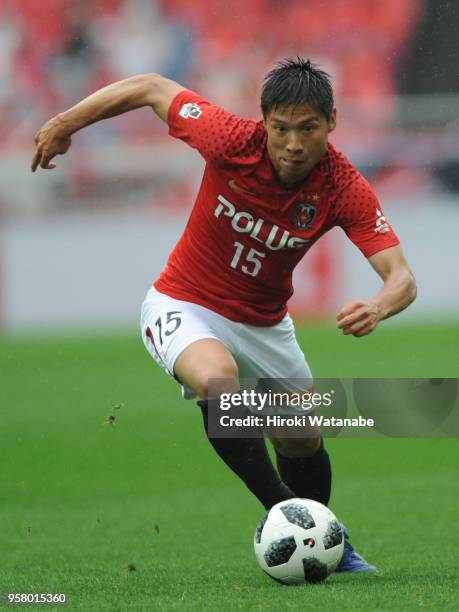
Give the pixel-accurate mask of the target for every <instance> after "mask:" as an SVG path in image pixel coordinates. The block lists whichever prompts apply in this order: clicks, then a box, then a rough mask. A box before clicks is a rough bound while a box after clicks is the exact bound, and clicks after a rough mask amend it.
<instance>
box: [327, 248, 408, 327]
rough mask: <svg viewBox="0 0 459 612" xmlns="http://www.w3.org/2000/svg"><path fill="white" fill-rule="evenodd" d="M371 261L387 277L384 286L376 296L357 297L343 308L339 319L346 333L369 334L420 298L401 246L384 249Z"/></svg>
mask: <svg viewBox="0 0 459 612" xmlns="http://www.w3.org/2000/svg"><path fill="white" fill-rule="evenodd" d="M368 261H369V262H370V264H371V265H372V266H373V268H374V269H375V270H376V272H377V273H378V274H379V276H380V277H381V278H382V279H383V281H384V282H383V286H382V288H381V289H380V290H379V291H378V293H377V294H376V295H375V296H374V297H373V298H371V299H369V300H353V301H352V302H349V303H348V304H345V305H344V306H343V308H341V310H340V311H339V313H338V315H337V317H336V319H337V321H338V328H339V329H342V330H343V334H346V335H348V334H353V335H354V336H357V337H360V336H366V335H367V334H369V333H371V332H372V331H374V330H375V329H376V326H377V325H378V323H379V322H380V321H382V320H383V319H387V318H388V317H390V316H392V315H394V314H397V313H398V312H400V311H402V310H404V309H405V308H406V307H407V306H409V305H410V304H411V302H412V301H413V300H414V299H415V297H416V281H415V279H414V275H413V272H412V271H411V269H410V267H409V265H408V262H407V261H406V259H405V256H404V254H403V251H402V248H401V247H400V246H394V247H391V248H388V249H385V250H383V251H380V252H379V253H376V254H375V255H373V256H372V257H369V258H368Z"/></svg>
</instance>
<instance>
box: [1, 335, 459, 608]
mask: <svg viewBox="0 0 459 612" xmlns="http://www.w3.org/2000/svg"><path fill="white" fill-rule="evenodd" d="M298 335H299V340H300V342H301V344H302V346H303V348H304V350H305V352H306V354H307V356H308V358H309V361H310V363H311V365H312V367H313V371H314V373H315V375H316V376H358V377H366V376H373V377H378V376H395V377H402V376H413V377H425V376H428V377H435V376H440V377H457V376H458V375H459V356H458V351H457V347H458V346H459V330H458V326H454V325H447V324H444V325H441V324H438V325H434V324H429V325H421V324H419V325H411V326H407V327H400V326H395V325H394V326H393V325H386V326H385V327H382V328H381V329H380V330H378V332H377V333H376V334H374V336H373V337H368V338H366V339H355V338H346V337H343V336H341V335H340V334H339V333H338V332H337V331H336V330H334V329H333V328H330V327H326V326H324V327H311V328H308V327H301V328H299V331H298ZM0 382H1V384H0V449H1V462H0V498H1V504H0V550H1V553H2V554H1V564H0V592H4V593H5V592H28V593H31V592H34V593H43V592H46V593H48V592H54V593H60V592H65V593H67V594H68V595H69V597H70V604H69V608H70V609H81V610H167V611H169V610H217V609H218V610H220V611H223V610H232V611H233V610H244V611H246V610H272V611H274V610H276V611H277V610H280V609H286V610H303V609H315V610H317V609H320V610H322V609H323V610H339V609H352V610H356V609H360V610H386V609H394V610H395V609H397V610H409V609H418V608H427V609H433V610H439V609H442V610H444V609H457V608H456V605H455V604H456V601H455V600H456V595H457V591H456V590H455V589H456V584H455V569H456V566H457V550H458V536H457V533H458V529H457V507H458V481H459V479H458V473H457V456H458V443H457V440H456V439H424V440H405V439H398V440H396V439H377V440H369V439H358V440H357V439H333V440H329V441H328V442H327V447H328V449H329V452H330V455H331V457H332V461H333V466H334V489H333V497H332V503H331V507H332V509H333V510H334V511H335V512H336V513H337V514H338V516H339V517H340V518H341V519H342V520H343V521H344V522H345V523H346V524H347V526H348V528H349V530H350V533H351V536H352V541H353V543H354V545H355V546H356V548H357V549H358V550H359V551H361V552H362V553H363V554H364V556H366V557H367V558H368V560H370V561H371V562H373V563H376V564H377V565H378V566H380V567H381V568H382V574H381V575H380V576H368V575H347V576H346V575H336V574H335V575H333V576H331V577H330V578H329V579H328V580H326V581H325V582H324V583H322V584H319V585H312V586H304V587H286V586H281V585H279V584H277V583H275V582H273V581H271V580H270V578H268V577H267V576H266V575H265V574H264V573H263V572H261V570H260V569H259V568H258V566H257V564H256V561H255V558H254V555H253V551H252V537H253V532H254V529H255V525H256V523H257V522H258V520H259V519H260V517H261V516H262V515H263V509H262V508H261V506H260V505H259V504H258V502H257V501H256V500H255V499H254V498H252V497H251V496H250V494H249V493H247V492H246V490H245V488H244V487H243V485H242V484H241V483H240V482H239V481H238V480H237V479H236V477H235V476H233V475H232V474H231V473H230V471H229V470H228V469H227V468H226V466H224V464H223V463H222V462H221V461H220V460H219V459H218V458H217V457H216V456H214V453H213V451H212V449H211V447H210V445H209V444H208V442H207V440H206V439H205V437H204V435H203V432H202V424H201V417H200V414H199V411H198V408H197V407H196V406H195V404H194V403H193V402H183V401H182V400H181V399H180V396H179V389H178V387H177V386H176V384H175V383H174V382H173V381H171V380H168V379H167V378H166V376H165V375H164V374H163V373H162V372H161V371H160V370H159V368H158V367H157V366H156V365H155V364H154V363H153V361H152V359H151V358H150V357H149V356H148V354H147V353H146V351H145V349H144V348H143V345H142V342H141V340H140V339H139V338H137V337H136V335H135V334H134V333H132V334H128V333H126V334H118V335H107V336H102V335H101V336H97V337H93V338H90V337H75V338H46V339H41V338H24V337H22V338H6V337H4V338H2V339H0ZM110 415H114V416H115V417H116V419H115V422H114V424H112V425H110V424H108V423H107V418H108V417H109V416H110ZM29 607H33V606H29ZM4 608H5V609H6V608H7V606H4ZM35 608H36V607H35ZM47 609H49V608H47ZM56 609H57V608H56Z"/></svg>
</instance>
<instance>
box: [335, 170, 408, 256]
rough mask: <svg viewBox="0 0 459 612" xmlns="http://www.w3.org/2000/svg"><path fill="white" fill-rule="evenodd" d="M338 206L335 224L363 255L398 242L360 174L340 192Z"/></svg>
mask: <svg viewBox="0 0 459 612" xmlns="http://www.w3.org/2000/svg"><path fill="white" fill-rule="evenodd" d="M337 208H338V220H337V224H338V225H340V226H341V227H342V228H343V230H344V231H345V232H346V235H347V237H348V238H349V239H350V240H352V242H353V243H354V244H355V246H356V247H358V248H359V249H360V251H361V252H362V253H363V255H364V256H365V257H367V258H368V257H371V256H372V255H374V254H375V253H378V252H379V251H383V250H384V249H388V248H389V247H393V246H396V245H397V244H400V240H399V239H398V238H397V236H396V234H395V232H394V230H393V229H392V227H391V225H390V223H389V221H388V220H387V218H386V216H385V215H384V212H383V210H382V208H381V204H380V203H379V201H378V198H377V197H376V194H375V193H374V191H373V189H372V188H371V186H370V185H369V183H368V181H366V180H365V179H364V178H363V176H361V175H359V176H358V178H357V179H356V180H355V181H353V182H352V183H351V184H350V185H348V186H347V187H346V189H344V190H343V191H342V193H341V194H340V195H339V197H338V202H337Z"/></svg>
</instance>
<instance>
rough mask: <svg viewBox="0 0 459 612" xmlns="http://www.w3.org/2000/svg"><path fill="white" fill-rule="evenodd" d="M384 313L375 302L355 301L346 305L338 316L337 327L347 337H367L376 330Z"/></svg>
mask: <svg viewBox="0 0 459 612" xmlns="http://www.w3.org/2000/svg"><path fill="white" fill-rule="evenodd" d="M381 319H382V313H381V311H380V309H379V307H378V305H377V304H376V303H375V302H371V301H365V300H354V301H352V302H349V303H348V304H345V305H344V306H343V307H342V308H341V310H340V311H339V312H338V314H337V315H336V320H337V321H338V323H337V326H338V328H339V329H342V330H343V334H344V335H345V336H347V335H349V334H352V335H353V336H357V337H360V336H366V335H367V334H370V333H371V332H372V331H374V330H375V329H376V326H377V325H378V323H379V321H380V320H381Z"/></svg>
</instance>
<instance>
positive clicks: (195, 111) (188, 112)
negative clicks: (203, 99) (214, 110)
mask: <svg viewBox="0 0 459 612" xmlns="http://www.w3.org/2000/svg"><path fill="white" fill-rule="evenodd" d="M179 115H180V116H181V117H183V118H184V119H189V118H190V117H191V119H199V117H200V116H201V115H202V110H201V107H200V106H199V105H198V104H196V103H195V102H187V103H186V104H184V105H183V106H182V108H181V109H180V111H179Z"/></svg>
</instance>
